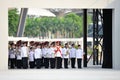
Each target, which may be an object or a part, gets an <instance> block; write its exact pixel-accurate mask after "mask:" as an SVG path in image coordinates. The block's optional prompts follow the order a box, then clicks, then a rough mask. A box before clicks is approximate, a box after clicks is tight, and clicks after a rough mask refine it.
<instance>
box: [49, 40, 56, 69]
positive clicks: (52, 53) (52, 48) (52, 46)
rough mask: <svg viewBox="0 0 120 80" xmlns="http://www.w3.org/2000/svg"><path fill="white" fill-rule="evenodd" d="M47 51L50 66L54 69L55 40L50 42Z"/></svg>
mask: <svg viewBox="0 0 120 80" xmlns="http://www.w3.org/2000/svg"><path fill="white" fill-rule="evenodd" d="M49 53H50V68H51V69H54V68H55V42H52V43H51V44H50V49H49Z"/></svg>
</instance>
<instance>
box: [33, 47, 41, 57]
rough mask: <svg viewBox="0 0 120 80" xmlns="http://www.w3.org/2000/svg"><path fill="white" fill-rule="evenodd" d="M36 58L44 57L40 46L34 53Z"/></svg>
mask: <svg viewBox="0 0 120 80" xmlns="http://www.w3.org/2000/svg"><path fill="white" fill-rule="evenodd" d="M34 56H35V59H40V58H42V52H41V49H40V48H37V49H35V53H34Z"/></svg>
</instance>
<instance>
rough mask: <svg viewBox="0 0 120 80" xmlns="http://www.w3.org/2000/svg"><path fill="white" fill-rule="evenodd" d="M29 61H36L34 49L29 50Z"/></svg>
mask: <svg viewBox="0 0 120 80" xmlns="http://www.w3.org/2000/svg"><path fill="white" fill-rule="evenodd" d="M29 61H34V51H30V52H29Z"/></svg>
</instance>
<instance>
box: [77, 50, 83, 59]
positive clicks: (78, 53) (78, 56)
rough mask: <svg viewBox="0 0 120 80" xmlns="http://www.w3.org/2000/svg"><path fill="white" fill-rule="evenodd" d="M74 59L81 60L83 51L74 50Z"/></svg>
mask: <svg viewBox="0 0 120 80" xmlns="http://www.w3.org/2000/svg"><path fill="white" fill-rule="evenodd" d="M76 58H83V51H82V49H77V50H76Z"/></svg>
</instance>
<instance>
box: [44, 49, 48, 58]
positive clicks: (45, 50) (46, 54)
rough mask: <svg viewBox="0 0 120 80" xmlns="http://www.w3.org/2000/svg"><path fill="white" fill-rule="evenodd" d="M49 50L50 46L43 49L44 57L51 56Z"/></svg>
mask: <svg viewBox="0 0 120 80" xmlns="http://www.w3.org/2000/svg"><path fill="white" fill-rule="evenodd" d="M48 50H49V48H46V47H45V48H44V49H43V57H44V58H48V57H49V52H48Z"/></svg>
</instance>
